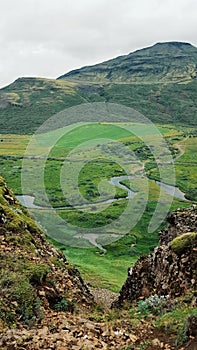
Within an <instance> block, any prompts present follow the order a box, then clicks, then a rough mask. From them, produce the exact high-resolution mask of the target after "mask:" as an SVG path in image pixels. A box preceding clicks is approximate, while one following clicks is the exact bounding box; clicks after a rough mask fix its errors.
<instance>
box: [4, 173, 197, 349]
mask: <svg viewBox="0 0 197 350" xmlns="http://www.w3.org/2000/svg"><path fill="white" fill-rule="evenodd" d="M196 218H197V210H196V209H195V208H192V209H189V210H183V211H181V210H180V211H177V212H174V213H173V214H171V216H170V217H169V222H170V226H169V228H167V229H166V230H164V231H163V232H162V233H161V236H160V244H159V247H158V248H156V250H155V252H154V253H153V254H151V255H148V256H146V257H143V258H141V259H140V260H139V261H138V262H137V263H136V265H135V266H134V267H133V269H132V270H131V269H130V270H129V271H130V273H129V276H128V279H127V281H126V283H125V285H124V286H123V288H122V290H121V292H120V296H119V298H117V297H118V295H116V294H114V293H111V292H110V291H108V290H101V289H91V292H90V290H89V288H88V286H87V285H86V284H85V282H84V281H83V280H82V278H81V275H80V273H79V271H78V270H77V269H76V268H74V267H73V266H71V265H70V264H69V263H68V262H67V261H66V259H65V257H64V255H62V253H61V252H59V251H58V250H57V249H56V248H54V247H53V246H52V245H50V244H49V243H48V242H47V239H46V237H45V234H44V233H43V232H42V231H41V230H40V228H39V227H38V226H37V225H36V224H35V222H34V221H33V220H32V218H31V217H30V216H29V214H28V212H27V211H26V210H25V209H24V208H23V207H22V206H21V205H20V204H19V203H18V202H17V200H16V199H15V197H14V196H13V194H12V192H11V191H10V190H9V189H8V188H7V186H6V184H5V183H4V181H3V179H0V238H1V245H0V254H1V260H0V261H1V270H0V291H1V295H0V349H1V350H14V349H19V350H28V349H29V350H34V349H35V350H36V349H48V350H49V349H51V350H52V349H56V350H66V349H68V350H79V349H87V350H89V349H106V350H107V349H113V350H114V349H117V350H118V349H120V350H121V349H122V350H131V349H146V350H154V349H155V350H157V349H166V350H171V349H174V350H175V349H188V350H196V349H197V346H196V344H197V342H196V337H197V334H196V329H197V323H196V320H197V310H196V309H195V307H196V305H195V304H196V291H195V284H196V282H195V281H196V280H195V279H196V234H195V232H197V227H196V226H197V220H196ZM177 236H178V238H181V240H178V241H176V238H177ZM156 293H157V294H156ZM166 294H168V295H169V299H168V300H167V302H166V303H164V304H165V305H163V306H162V307H161V308H160V309H159V310H158V309H156V308H155V309H154V308H153V309H147V308H144V306H143V307H142V304H140V301H144V302H145V303H146V300H148V299H146V298H147V297H150V296H151V295H153V296H155V295H156V296H157V298H160V296H163V295H166ZM115 298H117V300H116V302H114V299H115ZM112 302H113V305H114V306H115V307H114V308H110V305H111V303H112ZM167 304H168V307H166V305H167ZM123 305H124V307H123ZM169 306H170V307H169ZM195 310H196V314H195ZM170 311H171V312H172V313H170ZM173 312H174V314H173ZM180 313H181V315H180ZM185 320H186V322H185ZM182 325H183V326H182ZM180 326H181V327H180Z"/></svg>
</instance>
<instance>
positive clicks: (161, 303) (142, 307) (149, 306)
mask: <svg viewBox="0 0 197 350" xmlns="http://www.w3.org/2000/svg"><path fill="white" fill-rule="evenodd" d="M167 300H168V296H164V295H161V296H158V295H157V294H154V295H151V296H150V297H149V298H147V299H146V300H140V301H139V302H138V307H137V310H138V311H139V312H140V313H141V314H142V315H147V314H149V313H153V314H154V315H159V314H161V313H162V312H163V310H164V308H165V305H166V301H167Z"/></svg>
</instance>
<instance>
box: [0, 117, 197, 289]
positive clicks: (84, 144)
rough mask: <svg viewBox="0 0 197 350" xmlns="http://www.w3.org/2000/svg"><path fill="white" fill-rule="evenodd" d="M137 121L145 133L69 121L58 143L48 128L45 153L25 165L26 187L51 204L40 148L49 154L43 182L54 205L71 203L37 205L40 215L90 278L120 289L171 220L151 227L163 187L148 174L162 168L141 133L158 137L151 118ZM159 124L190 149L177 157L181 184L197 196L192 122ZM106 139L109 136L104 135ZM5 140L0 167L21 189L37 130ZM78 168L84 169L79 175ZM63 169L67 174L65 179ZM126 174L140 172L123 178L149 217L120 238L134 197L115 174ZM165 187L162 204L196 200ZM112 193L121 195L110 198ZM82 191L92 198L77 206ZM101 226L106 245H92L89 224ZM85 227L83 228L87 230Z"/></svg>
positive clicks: (168, 137) (176, 149)
mask: <svg viewBox="0 0 197 350" xmlns="http://www.w3.org/2000/svg"><path fill="white" fill-rule="evenodd" d="M135 127H136V128H137V129H136V130H138V135H139V136H138V137H137V136H135V135H134V134H133V133H132V132H129V131H128V130H125V129H124V128H121V127H120V125H114V124H113V125H109V124H107V123H99V124H89V125H82V126H79V127H78V128H75V129H74V130H71V131H69V130H67V129H65V133H64V134H63V136H62V137H61V138H59V139H58V142H56V143H55V145H54V147H52V148H51V147H50V146H51V140H52V141H53V136H54V135H52V134H51V133H50V132H49V133H48V134H46V135H43V137H42V135H41V136H39V137H40V140H41V139H42V142H38V145H37V149H36V150H37V151H38V154H39V155H40V156H39V157H33V153H30V155H31V158H29V159H28V163H27V164H28V167H27V168H26V172H27V173H26V178H27V179H28V184H27V187H26V188H27V189H28V192H25V194H29V195H35V203H36V204H37V205H41V206H46V205H47V203H48V202H47V200H46V198H45V194H44V193H43V189H42V183H41V182H40V181H39V174H40V169H42V167H43V159H42V156H41V155H45V154H47V161H46V163H44V187H45V190H46V194H47V196H48V199H49V202H50V204H51V205H52V206H53V207H64V206H68V207H69V208H67V209H63V208H62V209H61V210H58V211H57V212H56V213H54V214H53V213H52V212H50V210H47V209H46V210H44V211H41V212H40V213H36V218H37V220H38V221H39V222H41V223H42V225H43V226H44V227H47V229H48V234H49V237H50V239H51V240H53V242H54V244H55V245H57V246H59V247H60V248H61V250H62V251H63V252H64V253H65V255H66V257H67V259H68V260H69V261H71V262H72V263H74V264H75V265H76V266H77V267H79V269H80V271H81V272H82V274H83V276H84V277H85V279H86V281H88V282H89V283H90V284H92V285H95V286H102V287H107V288H111V289H112V290H116V291H117V290H119V289H120V287H121V285H122V284H123V282H124V280H125V278H126V274H127V269H128V267H129V266H130V265H131V264H133V263H134V262H135V261H136V259H137V258H138V257H139V256H140V255H141V254H146V253H148V252H151V251H152V250H153V248H154V247H155V246H156V245H157V242H158V236H157V232H158V230H159V229H161V227H162V226H163V225H165V224H166V223H165V221H164V222H163V224H162V226H160V227H159V228H158V229H157V230H156V231H155V232H152V233H150V232H149V231H148V225H149V223H150V221H151V218H152V215H153V213H154V211H155V208H156V205H157V201H158V197H159V193H160V187H159V186H158V185H157V184H156V183H155V182H154V181H150V180H148V179H147V177H148V178H152V179H159V173H158V166H157V164H156V163H155V162H154V154H153V152H152V150H151V147H148V146H147V145H146V144H145V142H144V141H143V140H142V139H141V137H140V135H143V134H145V136H147V135H149V137H150V138H154V135H151V129H149V127H148V126H147V127H146V128H145V129H144V126H143V127H142V126H140V125H136V126H135ZM140 128H141V129H140ZM159 131H160V132H161V133H162V135H163V137H164V139H165V141H166V142H167V144H168V147H169V149H170V151H171V152H172V157H176V156H177V155H179V154H180V152H182V151H184V154H183V155H182V156H181V157H180V158H178V159H177V160H176V162H175V171H176V184H177V186H178V187H180V189H181V190H183V191H184V192H186V195H187V198H188V199H191V201H195V200H197V188H196V183H197V172H196V162H197V156H196V152H195V150H196V146H197V138H196V137H195V134H193V135H194V136H192V137H188V138H186V136H187V134H192V130H191V128H190V129H187V130H185V129H184V130H182V129H181V128H179V129H178V130H177V129H175V128H174V127H172V126H170V125H166V126H162V127H159ZM58 132H59V131H57V134H58ZM54 139H55V138H54ZM103 139H105V140H107V141H105V142H104V141H103ZM0 140H1V149H0V167H1V175H2V176H3V177H4V178H5V180H6V182H7V184H8V185H9V186H10V187H11V188H12V189H13V190H14V192H15V193H16V194H21V193H22V188H21V170H22V169H23V155H24V152H25V149H26V146H27V144H28V142H29V140H30V136H29V135H21V136H18V135H0ZM76 166H77V168H76ZM165 168H166V169H167V170H166V174H167V171H168V168H169V171H170V165H167V164H166V165H165ZM76 169H79V171H78V170H76ZM77 171H78V177H77V178H75V176H74V175H75V173H76V172H77ZM60 174H63V175H62V180H61V179H60V178H61V177H60ZM124 174H131V175H132V174H133V175H135V176H137V177H135V179H134V180H132V181H131V182H130V181H128V180H125V181H123V183H124V184H126V186H127V187H128V188H129V187H130V188H131V189H132V190H134V191H136V192H137V194H136V196H135V200H134V202H133V203H134V204H133V207H132V208H133V209H132V210H133V213H135V211H139V212H140V213H142V217H141V219H139V220H137V222H136V224H135V225H133V227H131V229H130V230H128V232H127V233H126V234H125V235H124V236H121V235H120V236H119V237H118V238H120V239H118V240H115V239H113V234H120V233H121V232H120V231H121V229H122V228H121V229H120V226H118V225H117V224H114V225H113V223H114V222H116V220H117V219H118V218H119V217H120V216H121V214H122V213H124V211H125V208H126V207H127V205H128V200H127V199H126V196H127V191H126V190H124V189H120V188H117V187H116V188H115V187H114V186H113V185H111V184H109V182H108V181H109V179H110V178H112V177H114V176H120V175H124ZM76 180H77V183H76ZM169 182H170V180H169ZM161 192H162V200H163V201H164V202H163V207H165V206H168V205H170V207H171V210H173V209H176V208H178V207H183V206H185V207H187V206H190V205H191V202H190V201H188V202H187V201H182V200H179V199H175V198H174V200H173V202H172V203H171V204H169V203H170V202H171V200H172V198H169V196H168V195H167V194H166V193H165V192H164V191H163V190H161ZM71 197H72V198H71ZM113 197H115V198H116V199H119V200H118V201H115V202H113V203H105V202H104V203H103V201H106V200H107V199H110V198H113ZM81 198H83V200H84V198H85V200H86V201H88V202H89V203H90V205H89V206H87V207H85V208H83V209H78V208H73V207H72V205H71V204H70V199H72V200H73V201H74V203H75V204H80V203H82V202H83V201H82V202H80V200H81ZM68 199H69V200H68ZM120 199H121V200H120ZM136 215H137V214H136ZM161 215H162V214H161ZM57 217H58V219H57ZM65 222H66V224H65ZM131 222H132V218H131V216H130V215H125V216H124V225H125V227H127V226H128V227H129V225H130V226H132V225H131V224H130V223H131ZM69 225H70V226H69ZM108 225H109V226H108ZM110 225H112V226H110ZM70 227H71V228H70ZM121 227H122V226H121ZM95 228H96V229H97V231H96V232H97V234H98V236H97V243H98V245H100V246H102V248H103V250H102V249H99V247H94V246H92V244H91V243H90V241H88V239H86V238H87V237H86V238H84V232H86V231H84V230H87V232H91V229H95ZM79 235H82V236H81V238H79ZM77 237H78V238H77ZM110 237H112V238H110ZM77 242H79V243H77ZM85 248H87V249H85ZM104 250H105V253H104Z"/></svg>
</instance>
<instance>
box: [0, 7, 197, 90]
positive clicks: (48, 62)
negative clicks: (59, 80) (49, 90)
mask: <svg viewBox="0 0 197 350" xmlns="http://www.w3.org/2000/svg"><path fill="white" fill-rule="evenodd" d="M0 4H1V6H0V33H1V35H0V50H1V51H0V87H3V86H6V85H8V84H10V83H11V82H13V81H14V80H15V79H17V78H19V77H23V76H32V77H33V76H36V77H47V78H56V77H58V76H60V75H62V74H64V73H66V72H68V71H70V70H72V69H76V68H79V67H82V66H86V65H93V64H96V63H99V62H103V61H105V60H107V59H110V58H113V57H116V56H120V55H123V54H128V53H130V52H132V51H134V50H136V49H140V48H143V47H147V46H151V45H153V44H154V43H156V42H163V41H186V42H190V43H192V44H193V45H195V46H197V35H196V18H197V1H196V0H187V1H185V0H165V1H161V0H17V1H14V0H1V2H0Z"/></svg>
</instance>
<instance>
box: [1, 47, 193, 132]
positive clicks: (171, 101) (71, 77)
mask: <svg viewBox="0 0 197 350" xmlns="http://www.w3.org/2000/svg"><path fill="white" fill-rule="evenodd" d="M196 63H197V48H196V47H194V46H192V45H191V44H189V43H182V42H168V43H157V44H155V45H153V46H151V47H148V48H145V49H142V50H138V51H135V52H133V53H130V54H129V55H125V56H120V57H117V58H114V59H112V60H109V61H107V62H103V63H100V64H97V65H94V66H89V67H83V68H81V69H77V70H74V71H71V72H69V73H67V74H64V75H62V76H61V77H59V78H58V79H57V80H53V79H43V78H20V79H17V80H16V81H15V82H14V83H13V84H11V85H9V86H7V87H5V88H3V89H1V90H0V128H1V133H20V134H27V133H33V132H34V131H35V130H36V129H37V128H38V127H39V126H40V125H41V124H42V123H43V122H44V121H45V120H46V119H48V118H49V117H50V116H52V115H53V114H55V113H57V112H59V111H61V110H63V109H65V108H68V107H71V106H74V105H78V104H81V103H87V102H112V103H113V102H114V103H119V104H123V105H126V106H128V107H132V108H134V109H136V110H138V111H139V112H141V113H143V114H144V115H145V116H146V117H148V118H150V119H151V120H152V121H153V122H155V123H172V124H175V125H176V124H179V125H186V126H189V125H191V126H196V125H197V103H196V95H197V78H196V71H197V69H196Z"/></svg>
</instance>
